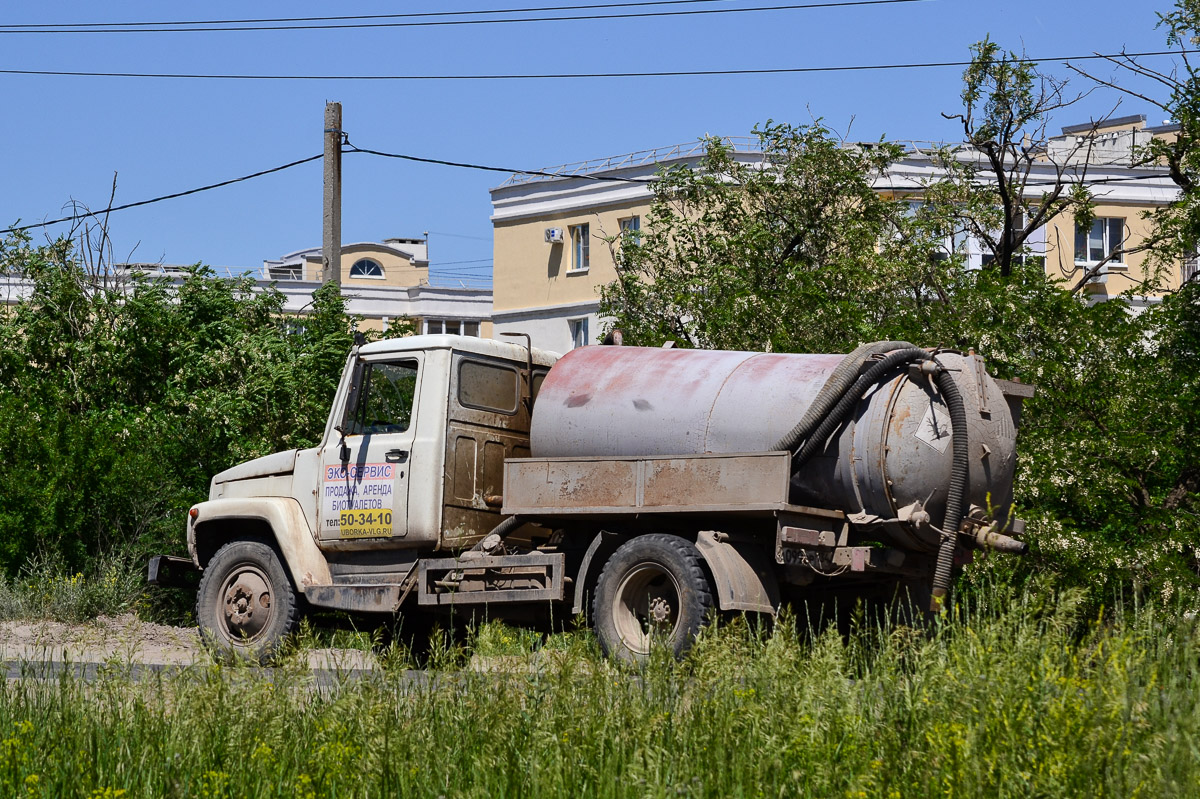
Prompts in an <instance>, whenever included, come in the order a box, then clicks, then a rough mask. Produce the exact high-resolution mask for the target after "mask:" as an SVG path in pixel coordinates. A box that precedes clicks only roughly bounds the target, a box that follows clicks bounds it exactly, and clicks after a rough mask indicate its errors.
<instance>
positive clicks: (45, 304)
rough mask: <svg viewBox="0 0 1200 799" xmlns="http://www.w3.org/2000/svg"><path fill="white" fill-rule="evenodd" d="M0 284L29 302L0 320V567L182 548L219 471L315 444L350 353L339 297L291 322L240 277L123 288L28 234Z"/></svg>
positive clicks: (14, 244) (199, 276) (65, 244)
mask: <svg viewBox="0 0 1200 799" xmlns="http://www.w3.org/2000/svg"><path fill="white" fill-rule="evenodd" d="M0 270H3V273H4V274H5V276H7V277H8V278H9V279H10V280H21V281H24V282H25V283H26V285H27V286H28V288H29V295H28V296H27V297H25V298H24V299H22V300H20V301H19V302H17V303H16V304H15V305H12V306H9V307H8V308H6V309H4V310H3V311H2V312H0V451H3V452H4V453H5V457H4V458H3V459H0V568H4V569H8V570H11V569H14V568H16V567H18V566H20V565H21V564H22V563H23V562H24V561H25V560H26V559H27V558H28V557H30V555H32V554H33V553H35V552H37V551H39V550H41V551H46V552H49V553H51V554H53V555H56V556H62V558H63V559H65V561H66V562H67V563H68V564H69V565H71V566H80V565H83V564H84V563H85V562H86V561H87V560H88V559H89V558H91V557H93V556H94V555H96V554H98V553H100V552H102V551H111V550H113V549H126V550H133V551H134V552H135V553H136V552H144V551H146V550H148V549H150V548H159V547H165V548H167V549H170V550H178V549H179V548H180V547H181V546H182V535H181V530H182V527H181V520H182V518H183V513H184V511H185V510H186V508H187V506H188V505H190V504H191V503H192V502H195V501H197V500H199V499H202V498H204V496H205V495H206V494H207V487H208V481H209V480H210V478H211V477H212V475H213V474H214V473H216V472H218V471H220V470H221V469H224V468H226V467H228V466H231V465H233V464H235V463H237V462H239V461H242V460H245V459H247V458H251V457H256V456H258V455H263V454H267V453H269V452H272V451H275V450H278V449H284V448H289V447H299V446H306V445H309V444H311V443H313V442H314V441H315V440H316V439H317V438H319V436H320V435H321V433H322V431H323V428H324V420H325V417H326V411H327V408H328V403H329V402H330V400H331V399H332V395H333V392H334V390H335V388H336V382H337V379H338V376H339V374H340V372H341V367H342V364H343V362H344V360H345V357H346V353H347V352H348V351H349V348H350V346H351V339H352V333H351V323H352V320H351V319H350V318H349V317H347V316H346V314H345V305H344V301H343V299H342V298H341V296H340V295H339V293H338V291H337V289H336V287H326V288H323V289H321V290H319V291H318V292H317V293H316V295H315V297H314V301H313V306H312V309H311V312H310V313H308V314H306V315H304V316H303V317H302V318H301V319H299V320H297V319H294V318H288V317H285V316H284V315H283V297H282V295H281V294H280V293H279V292H277V291H273V290H272V291H265V292H256V291H254V290H253V281H252V280H250V279H249V278H237V279H220V278H217V277H216V276H215V275H214V274H213V273H212V272H211V270H208V269H205V268H202V267H197V268H195V269H192V270H190V271H189V272H188V273H187V274H186V276H185V277H184V278H183V280H182V282H181V283H179V284H178V285H175V284H172V283H171V282H169V281H166V280H163V279H150V278H145V277H140V276H134V277H131V278H125V277H118V276H117V275H116V273H114V272H112V271H111V270H108V269H104V268H100V269H95V268H91V267H89V265H88V264H87V263H85V262H84V260H83V259H81V257H80V254H79V250H78V249H76V248H75V247H73V246H72V244H71V242H69V241H66V240H60V241H56V242H53V243H51V244H48V245H45V246H41V247H35V246H32V245H31V244H30V242H29V239H28V238H27V237H22V236H13V237H10V238H8V239H7V240H5V241H3V242H0Z"/></svg>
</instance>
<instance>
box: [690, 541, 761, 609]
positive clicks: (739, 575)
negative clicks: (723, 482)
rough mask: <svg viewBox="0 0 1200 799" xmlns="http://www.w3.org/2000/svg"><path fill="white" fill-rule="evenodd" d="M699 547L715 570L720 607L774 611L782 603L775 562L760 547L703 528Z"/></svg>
mask: <svg viewBox="0 0 1200 799" xmlns="http://www.w3.org/2000/svg"><path fill="white" fill-rule="evenodd" d="M696 548H697V549H699V550H700V554H701V555H702V556H703V557H704V561H705V563H707V564H708V569H709V571H710V572H712V576H713V582H714V588H715V589H716V594H717V606H718V607H719V608H720V609H721V610H732V611H742V612H745V613H765V614H767V615H770V616H774V615H775V612H776V609H777V608H778V607H779V583H778V582H777V581H776V579H775V564H774V563H773V562H772V561H771V559H770V558H769V557H768V556H767V553H766V552H765V551H764V550H763V549H762V548H761V547H758V546H756V545H754V544H753V543H750V542H734V541H731V540H729V537H728V536H727V535H725V534H724V533H719V532H714V531H712V530H704V531H702V532H701V533H700V534H699V535H697V536H696Z"/></svg>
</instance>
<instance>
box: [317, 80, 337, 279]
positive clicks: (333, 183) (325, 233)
mask: <svg viewBox="0 0 1200 799" xmlns="http://www.w3.org/2000/svg"><path fill="white" fill-rule="evenodd" d="M321 270H322V275H321V282H323V283H337V284H338V285H339V286H340V285H341V283H342V104H341V103H325V204H324V214H323V217H322V224H321Z"/></svg>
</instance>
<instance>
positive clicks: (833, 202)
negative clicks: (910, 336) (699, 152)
mask: <svg viewBox="0 0 1200 799" xmlns="http://www.w3.org/2000/svg"><path fill="white" fill-rule="evenodd" d="M755 134H756V136H757V138H758V143H759V150H760V152H758V153H756V154H754V155H753V156H752V157H750V158H747V157H746V156H745V154H744V153H737V152H735V151H734V150H733V149H732V148H731V147H729V146H728V145H726V144H725V143H723V142H722V141H721V140H719V139H715V138H712V139H708V140H705V151H704V155H703V157H702V158H701V159H700V161H699V163H698V164H697V165H696V167H695V168H689V167H679V168H674V169H671V170H668V171H666V172H663V173H661V174H660V175H659V177H658V179H657V181H656V182H655V183H653V184H652V185H651V190H652V191H653V194H654V196H653V202H652V206H651V210H650V213H649V214H648V215H647V219H646V221H645V224H644V225H643V227H642V230H641V231H640V235H639V236H638V237H636V238H635V237H629V236H626V237H618V238H615V239H614V240H613V241H612V242H611V246H612V248H613V252H614V259H615V261H616V265H617V280H616V282H615V283H613V284H612V285H610V286H606V287H604V288H603V290H602V299H601V309H602V313H604V314H606V315H608V316H609V317H611V318H612V319H613V320H614V321H613V325H614V326H616V327H618V328H621V329H622V331H623V332H624V334H625V337H626V341H630V342H636V343H639V344H648V345H657V344H661V343H662V342H663V341H665V340H668V339H670V340H675V341H677V342H679V344H680V345H681V346H688V347H703V348H716V349H721V348H727V349H738V348H750V349H759V350H780V351H796V350H809V351H812V350H817V351H820V350H827V349H837V348H840V347H845V346H846V345H847V344H848V343H850V342H855V341H858V340H860V339H862V338H864V337H866V336H869V335H870V333H871V331H872V330H875V329H877V328H878V327H880V326H881V325H882V324H883V323H885V321H886V320H887V319H888V318H889V316H890V315H892V314H893V313H894V312H895V309H896V303H895V302H893V301H892V297H893V296H894V295H895V294H896V286H897V285H898V284H900V283H903V281H901V280H899V278H898V274H897V270H898V267H897V264H896V263H895V261H894V259H891V258H889V257H887V254H886V253H885V252H884V251H883V250H881V248H880V247H879V246H878V245H879V242H880V240H881V239H882V238H886V237H888V236H890V235H891V232H892V230H893V229H894V225H895V224H897V222H898V220H899V219H900V218H901V217H902V216H903V207H902V206H901V205H899V204H897V203H895V202H893V201H891V200H889V199H887V198H885V197H883V196H881V195H880V194H879V193H877V192H876V191H875V190H874V188H873V186H872V178H873V177H874V176H875V175H877V174H879V173H880V172H882V171H883V170H884V169H886V168H887V166H888V164H890V163H891V162H892V160H893V159H895V158H896V157H897V155H898V154H899V152H900V150H899V148H898V147H896V146H894V145H890V144H887V143H883V142H881V143H878V144H875V145H869V146H865V145H856V146H844V145H843V143H842V142H841V141H839V140H837V139H836V138H835V137H834V136H833V135H832V133H831V132H830V131H829V130H828V129H827V128H826V127H824V126H823V125H821V124H820V123H819V122H818V123H814V124H811V125H805V126H793V125H786V124H776V123H771V122H768V123H767V124H766V126H764V127H763V128H762V129H761V130H757V129H756V131H755Z"/></svg>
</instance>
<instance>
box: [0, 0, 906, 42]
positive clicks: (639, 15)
mask: <svg viewBox="0 0 1200 799" xmlns="http://www.w3.org/2000/svg"><path fill="white" fill-rule="evenodd" d="M924 2H929V0H835V2H829V3H795V4H790V5H775V6H749V7H746V8H696V9H688V10H685V11H629V12H623V13H618V14H577V15H572V16H556V17H512V18H508V17H501V18H496V19H435V20H426V21H423V22H414V21H408V22H328V23H320V24H300V25H219V26H218V25H204V26H200V27H186V28H180V27H149V26H146V27H117V26H115V25H114V26H111V27H82V26H79V27H74V28H58V27H56V28H49V27H46V28H31V27H18V26H15V25H12V26H7V25H0V34H3V33H23V34H28V33H43V34H45V33H50V34H63V33H223V32H227V31H298V30H346V29H361V28H430V27H444V26H448V25H496V24H514V23H526V22H580V21H594V20H600V19H646V18H649V17H691V16H699V15H712V14H746V13H759V12H765V11H795V10H799V9H810V8H846V7H851V6H879V5H893V4H896V3H924ZM629 5H642V4H640V3H638V4H633V3H631V4H629ZM600 7H601V8H603V7H605V6H600ZM444 13H452V12H444ZM472 13H487V12H472ZM414 16H416V15H414ZM421 16H424V15H421ZM430 16H433V15H430ZM138 24H139V25H140V24H141V23H138ZM167 24H168V25H169V24H172V23H167ZM176 24H178V23H176ZM183 24H188V25H191V24H192V23H183Z"/></svg>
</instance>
